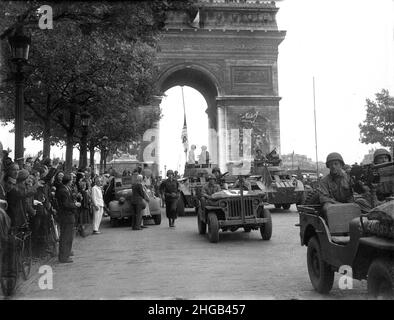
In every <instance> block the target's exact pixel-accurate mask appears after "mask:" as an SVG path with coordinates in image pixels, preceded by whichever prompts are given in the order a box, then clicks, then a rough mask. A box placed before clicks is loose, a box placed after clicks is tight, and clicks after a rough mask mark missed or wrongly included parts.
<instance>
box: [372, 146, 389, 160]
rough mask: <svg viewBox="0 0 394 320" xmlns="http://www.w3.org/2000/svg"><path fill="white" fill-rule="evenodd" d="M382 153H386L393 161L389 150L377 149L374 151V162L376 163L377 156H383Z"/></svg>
mask: <svg viewBox="0 0 394 320" xmlns="http://www.w3.org/2000/svg"><path fill="white" fill-rule="evenodd" d="M381 155H386V156H388V157H389V161H391V154H390V152H388V151H387V150H386V149H377V150H375V152H374V153H373V162H374V163H375V161H376V157H378V156H381Z"/></svg>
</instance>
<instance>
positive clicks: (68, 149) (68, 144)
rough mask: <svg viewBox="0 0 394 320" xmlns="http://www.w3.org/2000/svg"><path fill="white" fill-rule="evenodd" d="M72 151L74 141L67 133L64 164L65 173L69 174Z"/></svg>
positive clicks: (71, 163)
mask: <svg viewBox="0 0 394 320" xmlns="http://www.w3.org/2000/svg"><path fill="white" fill-rule="evenodd" d="M73 149H74V139H73V136H72V134H69V133H67V141H66V163H65V171H66V173H71V171H72V166H73Z"/></svg>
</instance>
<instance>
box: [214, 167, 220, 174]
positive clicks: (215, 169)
mask: <svg viewBox="0 0 394 320" xmlns="http://www.w3.org/2000/svg"><path fill="white" fill-rule="evenodd" d="M215 172H219V173H220V169H219V168H218V167H215V168H213V169H212V174H214V173H215Z"/></svg>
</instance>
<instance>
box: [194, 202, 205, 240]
mask: <svg viewBox="0 0 394 320" xmlns="http://www.w3.org/2000/svg"><path fill="white" fill-rule="evenodd" d="M196 212H197V226H198V233H199V234H206V233H207V224H206V223H205V222H204V221H202V219H201V214H202V210H201V207H198V208H196Z"/></svg>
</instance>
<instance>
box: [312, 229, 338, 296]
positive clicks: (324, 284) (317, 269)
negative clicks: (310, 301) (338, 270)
mask: <svg viewBox="0 0 394 320" xmlns="http://www.w3.org/2000/svg"><path fill="white" fill-rule="evenodd" d="M307 264H308V273H309V279H310V280H311V283H312V286H313V287H314V288H315V290H316V291H317V292H319V293H323V294H325V293H329V292H330V290H331V288H332V285H333V283H334V271H332V270H331V268H330V265H329V264H328V263H327V262H325V261H324V260H323V258H322V254H321V249H320V244H319V241H318V240H317V238H316V237H312V238H311V239H310V240H309V242H308V249H307Z"/></svg>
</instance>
